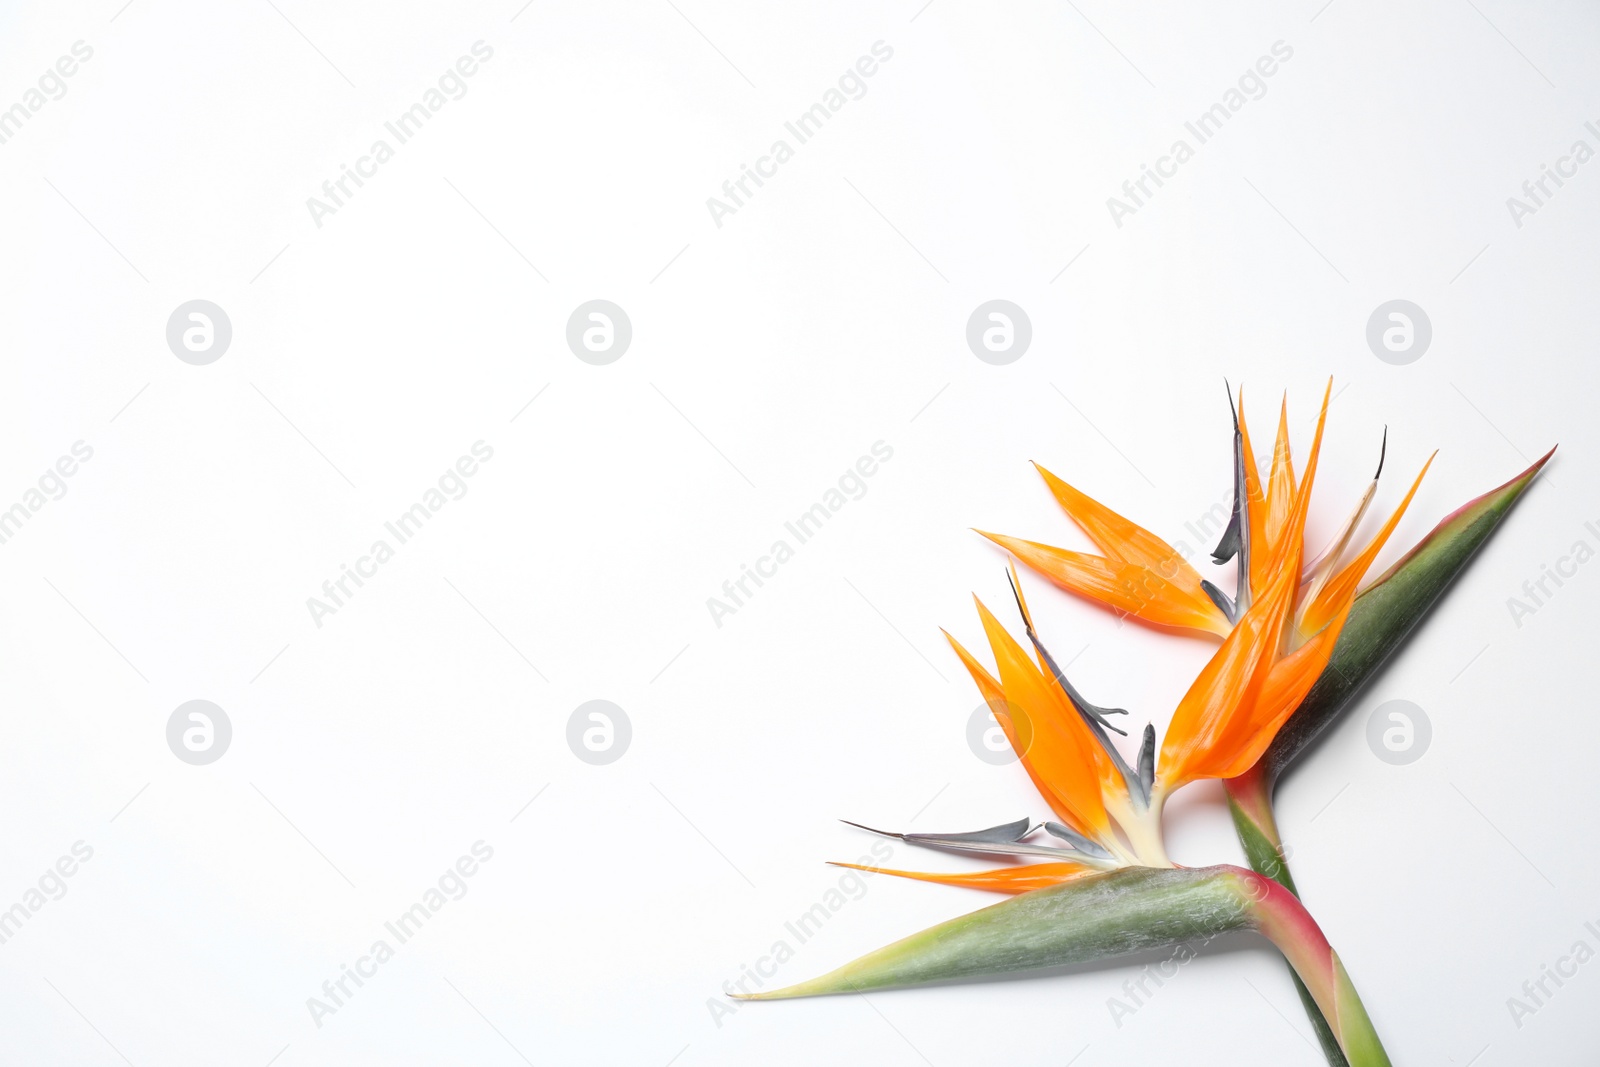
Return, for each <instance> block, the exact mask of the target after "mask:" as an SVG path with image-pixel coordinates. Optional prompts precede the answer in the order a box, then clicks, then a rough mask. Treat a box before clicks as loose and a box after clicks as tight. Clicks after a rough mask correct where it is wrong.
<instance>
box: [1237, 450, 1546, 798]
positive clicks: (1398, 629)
mask: <svg viewBox="0 0 1600 1067" xmlns="http://www.w3.org/2000/svg"><path fill="white" fill-rule="evenodd" d="M1554 451H1555V449H1551V450H1550V452H1547V453H1546V454H1545V455H1544V456H1542V457H1541V458H1540V459H1538V460H1537V461H1536V462H1535V463H1534V464H1533V465H1532V466H1531V467H1529V468H1528V469H1527V470H1525V471H1523V472H1522V473H1521V474H1519V475H1517V476H1516V477H1515V478H1513V479H1511V481H1509V482H1507V483H1506V484H1504V485H1502V486H1500V487H1499V488H1497V489H1492V490H1490V491H1489V492H1487V493H1485V494H1484V495H1482V496H1480V497H1478V498H1477V499H1476V500H1473V501H1471V502H1470V503H1468V504H1467V505H1465V506H1464V507H1462V508H1460V509H1459V510H1458V511H1456V512H1455V513H1454V514H1452V515H1450V516H1448V517H1447V518H1445V519H1444V521H1442V522H1440V523H1439V525H1438V526H1436V527H1434V529H1433V532H1431V533H1430V534H1428V536H1427V537H1425V538H1423V539H1422V541H1421V542H1419V543H1418V544H1417V546H1416V547H1415V548H1413V549H1412V550H1411V551H1410V552H1408V553H1407V554H1406V555H1405V557H1404V558H1402V559H1401V560H1400V562H1398V563H1396V564H1395V565H1394V566H1393V567H1390V568H1389V570H1388V571H1386V572H1385V573H1384V574H1383V576H1382V577H1380V578H1379V579H1378V580H1377V581H1376V582H1374V583H1373V584H1372V586H1371V587H1370V588H1368V589H1367V590H1366V591H1365V592H1363V593H1362V594H1361V595H1360V596H1358V597H1356V600H1355V603H1354V604H1353V605H1352V606H1351V608H1350V617H1349V619H1347V620H1346V621H1345V625H1344V631H1343V632H1342V633H1341V634H1340V635H1339V640H1338V642H1337V643H1336V644H1335V645H1334V648H1333V656H1332V657H1331V658H1330V659H1329V661H1328V666H1327V668H1326V669H1325V670H1324V671H1323V672H1322V675H1321V677H1319V678H1318V679H1317V681H1316V683H1315V684H1314V685H1313V686H1312V687H1311V691H1310V692H1309V693H1307V694H1306V698H1305V699H1304V700H1303V701H1301V702H1300V706H1299V707H1298V708H1296V709H1295V712H1294V714H1292V715H1291V716H1289V720H1288V721H1287V722H1285V723H1284V724H1283V728H1282V729H1280V730H1279V731H1278V736H1277V737H1275V738H1273V741H1272V744H1271V746H1270V747H1268V749H1267V751H1266V753H1265V755H1263V756H1262V757H1261V760H1260V763H1259V766H1260V767H1261V769H1262V770H1263V771H1264V773H1265V775H1266V778H1267V780H1268V782H1271V781H1273V780H1275V779H1276V778H1277V777H1278V776H1279V775H1280V774H1282V773H1283V770H1284V768H1286V767H1287V766H1288V765H1289V764H1290V763H1292V762H1293V761H1294V760H1295V758H1296V757H1298V756H1299V755H1300V754H1301V753H1302V752H1303V751H1305V749H1306V746H1308V745H1309V744H1310V743H1311V742H1312V741H1313V740H1315V739H1316V737H1317V735H1318V734H1320V733H1321V732H1322V731H1323V730H1325V729H1326V728H1327V727H1328V726H1329V725H1330V724H1332V723H1333V721H1334V720H1335V719H1337V718H1338V717H1339V713H1340V712H1342V711H1343V710H1344V709H1345V708H1346V707H1347V706H1348V705H1349V703H1350V700H1351V698H1353V697H1354V696H1355V695H1356V693H1357V692H1359V691H1360V689H1361V687H1362V686H1363V685H1365V684H1366V683H1367V681H1368V680H1369V679H1371V677H1372V676H1373V675H1374V674H1376V673H1377V671H1378V668H1380V667H1382V666H1383V664H1384V663H1385V662H1386V661H1387V660H1388V658H1389V657H1390V656H1392V655H1393V654H1394V652H1395V650H1396V649H1398V648H1399V647H1400V645H1401V644H1402V643H1404V641H1405V639H1406V636H1407V635H1408V634H1410V633H1411V630H1412V628H1413V627H1415V626H1416V625H1417V623H1418V622H1420V621H1421V620H1422V617H1423V616H1424V615H1426V614H1427V613H1428V609H1429V608H1431V607H1432V606H1433V604H1434V602H1435V601H1436V600H1438V599H1439V597H1440V595H1441V594H1443V593H1444V591H1445V590H1446V589H1447V588H1449V586H1450V583H1451V582H1453V581H1455V579H1456V577H1457V576H1458V575H1459V574H1460V573H1461V570H1462V568H1464V567H1465V566H1466V565H1467V561H1468V560H1470V559H1471V558H1472V554H1473V553H1474V552H1476V551H1477V550H1478V548H1479V547H1480V546H1481V545H1482V544H1483V543H1484V541H1486V540H1488V537H1489V535H1490V534H1491V533H1493V532H1494V528H1495V526H1497V525H1498V524H1499V522H1500V520H1501V519H1502V518H1504V517H1505V514H1506V512H1508V511H1510V510H1511V505H1512V504H1514V503H1515V502H1516V500H1517V498H1518V497H1520V496H1521V495H1522V492H1523V490H1525V489H1526V488H1527V487H1528V485H1529V483H1531V482H1532V481H1533V477H1534V475H1536V474H1538V473H1539V468H1541V467H1543V466H1544V464H1545V461H1546V460H1548V459H1549V458H1550V454H1551V453H1553V452H1554Z"/></svg>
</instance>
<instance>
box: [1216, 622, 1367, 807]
mask: <svg viewBox="0 0 1600 1067" xmlns="http://www.w3.org/2000/svg"><path fill="white" fill-rule="evenodd" d="M1349 614H1350V612H1349V605H1348V604H1346V605H1345V609H1344V610H1343V611H1341V612H1340V613H1339V615H1338V616H1337V618H1335V619H1334V620H1333V621H1332V622H1331V623H1330V625H1328V626H1326V627H1324V628H1323V629H1322V632H1320V633H1318V634H1317V635H1316V636H1315V637H1313V638H1312V639H1311V640H1310V641H1307V642H1306V643H1305V644H1303V645H1301V646H1300V647H1299V648H1297V649H1296V650H1295V651H1294V652H1292V653H1291V654H1290V655H1288V656H1285V657H1284V658H1283V659H1281V660H1279V661H1278V662H1277V663H1275V664H1273V665H1272V667H1271V669H1270V670H1269V671H1268V672H1267V677H1266V679H1265V681H1264V682H1263V683H1262V685H1261V689H1260V691H1259V693H1258V695H1257V696H1256V700H1255V703H1254V705H1253V706H1252V707H1250V708H1249V709H1245V710H1242V711H1241V713H1240V714H1239V716H1238V718H1237V720H1236V722H1235V723H1231V724H1230V726H1231V727H1232V729H1231V730H1230V735H1231V736H1230V738H1229V742H1228V748H1229V749H1230V752H1231V755H1230V757H1229V758H1228V759H1226V760H1224V761H1223V762H1222V763H1220V764H1219V765H1218V766H1217V768H1216V775H1215V777H1218V778H1237V777H1238V776H1239V775H1241V774H1243V773H1244V772H1245V771H1248V770H1249V769H1250V768H1251V767H1253V766H1254V765H1255V762H1256V760H1258V759H1260V758H1261V754H1262V753H1263V752H1265V751H1266V750H1267V746H1268V745H1270V744H1272V739H1273V738H1274V737H1277V736H1278V731H1279V730H1280V729H1281V728H1282V727H1283V724H1284V723H1285V722H1287V721H1288V719H1289V716H1290V715H1292V714H1293V713H1294V710H1295V709H1296V708H1298V707H1299V706H1300V702H1301V701H1302V700H1304V699H1305V698H1306V694H1307V693H1309V692H1310V691H1311V687H1312V686H1313V685H1314V684H1316V681H1317V679H1318V678H1320V677H1321V676H1322V672H1323V671H1324V670H1325V669H1326V668H1327V666H1328V660H1329V659H1330V658H1331V657H1332V656H1333V647H1334V645H1335V644H1337V643H1338V641H1339V634H1340V632H1341V631H1342V630H1343V629H1344V621H1345V619H1346V618H1347V617H1348V616H1349Z"/></svg>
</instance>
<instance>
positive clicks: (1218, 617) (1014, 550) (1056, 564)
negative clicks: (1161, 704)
mask: <svg viewBox="0 0 1600 1067" xmlns="http://www.w3.org/2000/svg"><path fill="white" fill-rule="evenodd" d="M978 533H980V534H983V536H984V537H987V538H988V539H989V540H991V541H993V542H994V543H995V544H997V545H999V546H1000V547H1001V548H1004V549H1005V550H1006V551H1008V552H1010V553H1011V554H1012V555H1014V556H1016V557H1017V559H1019V560H1021V561H1022V562H1023V563H1024V564H1026V565H1027V566H1029V567H1031V568H1032V569H1033V570H1035V571H1037V572H1039V574H1041V575H1043V576H1044V577H1046V578H1048V579H1050V581H1052V582H1054V583H1055V584H1056V585H1058V586H1060V587H1061V588H1062V589H1065V590H1066V591H1067V592H1069V593H1074V594H1076V595H1078V596H1081V597H1084V598H1085V599H1088V600H1093V601H1096V602H1097V603H1100V604H1103V605H1105V606H1106V607H1108V608H1110V609H1111V610H1113V611H1115V612H1117V613H1118V614H1121V615H1131V616H1133V617H1134V618H1136V619H1140V620H1142V621H1144V622H1148V623H1152V624H1154V625H1156V626H1172V627H1178V628H1181V629H1188V630H1201V631H1203V632H1205V633H1211V634H1217V635H1218V636H1223V635H1225V634H1227V632H1228V630H1229V629H1230V628H1231V625H1230V623H1229V622H1228V619H1227V617H1226V616H1224V615H1223V614H1222V611H1221V610H1220V609H1219V608H1218V607H1217V606H1216V605H1215V604H1213V603H1212V602H1211V598H1210V597H1208V596H1206V595H1205V592H1204V590H1202V589H1201V588H1200V584H1199V583H1200V576H1199V575H1198V574H1196V575H1194V579H1195V580H1194V585H1193V589H1192V591H1191V589H1190V588H1188V587H1187V585H1186V584H1179V583H1178V582H1177V581H1169V580H1167V579H1165V578H1163V577H1161V575H1160V574H1158V573H1157V572H1155V571H1152V570H1151V569H1150V568H1149V567H1146V566H1143V565H1141V564H1136V563H1125V562H1122V561H1120V560H1114V559H1105V558H1103V557H1101V556H1092V555H1089V554H1088V553H1086V552H1073V551H1070V550H1068V549H1064V548H1056V547H1054V546H1052V545H1046V544H1040V543H1039V542H1037V541H1025V540H1023V539H1022V538H1020V537H1007V536H1006V535H1005V534H992V533H987V532H985V531H983V530H979V531H978ZM1178 558H1179V560H1180V561H1181V558H1182V557H1178ZM1184 566H1185V567H1187V566H1188V564H1184Z"/></svg>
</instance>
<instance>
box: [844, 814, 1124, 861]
mask: <svg viewBox="0 0 1600 1067" xmlns="http://www.w3.org/2000/svg"><path fill="white" fill-rule="evenodd" d="M839 821H840V822H842V823H844V824H845V825H846V826H854V827H855V828H856V829H857V830H865V831H867V832H868V833H871V834H878V835H880V836H882V837H892V838H894V839H895V840H897V841H904V842H905V843H906V844H908V845H920V846H922V847H923V848H938V849H944V850H945V851H947V852H982V853H988V854H992V855H1001V856H1048V857H1050V858H1051V859H1056V860H1063V859H1074V858H1076V857H1075V853H1076V852H1078V851H1082V852H1084V853H1086V854H1088V855H1093V856H1098V857H1103V858H1109V857H1110V855H1111V854H1110V853H1109V852H1107V851H1106V850H1105V849H1103V848H1101V847H1100V846H1099V845H1096V844H1094V842H1092V841H1089V842H1087V844H1088V845H1089V847H1088V848H1084V849H1081V850H1078V849H1067V848H1053V847H1051V846H1049V845H1034V844H1030V843H1028V842H1026V841H1024V840H1022V839H1023V838H1024V837H1027V836H1028V834H1030V833H1032V832H1033V829H1034V826H1033V822H1032V821H1031V820H1029V819H1018V820H1017V821H1016V822H1008V823H1001V824H1000V825H999V826H991V827H989V828H988V829H986V830H968V831H966V832H965V833H959V834H897V833H894V832H893V831H890V830H875V829H873V828H872V827H870V826H863V825H861V824H860V823H858V822H851V821H850V820H849V819H841V820H839Z"/></svg>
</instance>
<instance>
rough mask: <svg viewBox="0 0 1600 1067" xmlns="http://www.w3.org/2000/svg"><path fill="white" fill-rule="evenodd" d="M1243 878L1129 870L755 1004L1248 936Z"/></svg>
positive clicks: (888, 951)
mask: <svg viewBox="0 0 1600 1067" xmlns="http://www.w3.org/2000/svg"><path fill="white" fill-rule="evenodd" d="M1244 873H1245V872H1243V871H1238V872H1237V874H1244ZM1237 874H1235V873H1232V872H1231V871H1230V870H1229V869H1227V868H1215V867H1209V868H1199V869H1192V870H1173V869H1166V868H1155V867H1128V868H1125V869H1123V870H1119V871H1112V872H1110V873H1107V874H1100V875H1090V876H1087V877H1084V878H1080V879H1077V880H1076V881H1072V882H1067V883H1065V884H1063V885H1058V886H1052V887H1051V888H1049V889H1039V890H1036V891H1034V892H1032V893H1024V894H1022V895H1021V896H1016V897H1012V898H1010V899H1009V900H1005V901H1002V902H1001V903H999V904H995V905H993V906H991V907H987V908H984V909H982V910H981V911H975V912H973V913H971V914H970V915H963V916H961V917H960V918H959V919H951V920H950V921H949V922H946V923H940V924H939V925H938V926H934V927H931V928H929V929H927V930H924V931H922V932H921V933H919V934H912V935H911V936H910V937H907V938H904V939H903V940H900V941H896V942H895V943H894V944H892V945H888V946H885V947H884V948H881V949H879V950H878V951H876V952H872V953H869V954H867V955H865V956H863V957H861V958H860V959H858V960H856V961H854V962H853V963H847V964H845V965H844V966H843V967H840V968H839V969H838V970H836V971H832V972H830V973H828V974H825V975H823V976H822V977H820V978H813V979H812V980H811V981H809V982H801V983H800V984H799V985H793V986H789V987H788V988H786V989H778V990H774V991H772V992H770V993H758V994H755V995H754V996H752V997H751V998H750V999H753V1000H781V999H784V998H788V997H807V996H820V995H825V994H829V993H856V992H862V991H867V990H873V989H886V988H890V987H893V986H908V985H920V984H923V983H925V982H938V981H943V980H946V979H951V978H972V977H977V976H980V975H992V974H1007V973H1011V972H1015V971H1031V970H1038V969H1040V968H1043V967H1057V966H1060V965H1062V964H1068V963H1083V962H1085V961H1089V960H1104V959H1112V958H1114V957H1117V956H1125V955H1128V954H1130V953H1133V952H1139V951H1141V950H1143V949H1149V948H1160V947H1163V946H1167V945H1174V944H1177V943H1178V942H1180V941H1188V940H1191V939H1197V938H1206V937H1211V936H1214V935H1215V934H1219V933H1222V932H1224V931H1227V930H1240V929H1244V928H1245V927H1247V926H1248V925H1249V924H1250V918H1249V913H1248V911H1247V908H1246V906H1245V905H1246V898H1245V897H1244V895H1243V893H1242V891H1241V889H1240V883H1239V880H1238V877H1237Z"/></svg>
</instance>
